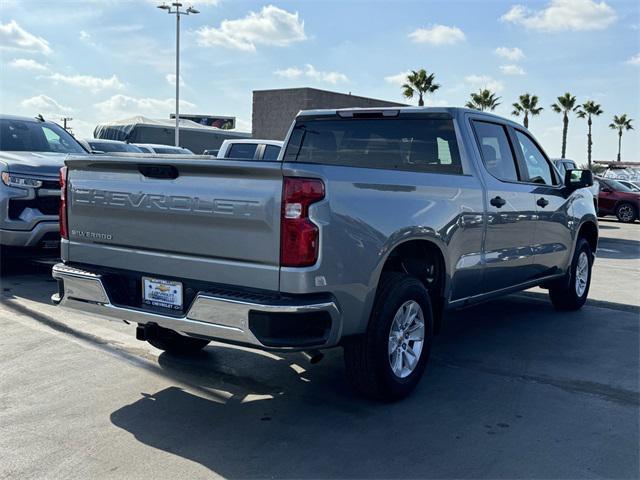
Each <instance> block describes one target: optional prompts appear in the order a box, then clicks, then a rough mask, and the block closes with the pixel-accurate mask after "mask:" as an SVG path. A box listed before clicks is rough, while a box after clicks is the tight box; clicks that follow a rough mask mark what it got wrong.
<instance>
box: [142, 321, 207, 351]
mask: <svg viewBox="0 0 640 480" xmlns="http://www.w3.org/2000/svg"><path fill="white" fill-rule="evenodd" d="M147 342H149V343H150V344H151V345H153V346H154V347H156V348H158V349H160V350H164V351H165V352H167V353H171V354H174V355H193V354H194V353H197V352H199V351H200V350H202V349H203V348H204V347H206V346H207V345H208V344H209V341H208V340H202V339H200V338H192V337H185V336H184V335H180V334H179V333H178V332H175V331H173V330H169V329H167V328H160V327H158V328H157V329H155V331H154V332H153V336H151V337H150V338H147Z"/></svg>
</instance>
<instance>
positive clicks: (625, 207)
mask: <svg viewBox="0 0 640 480" xmlns="http://www.w3.org/2000/svg"><path fill="white" fill-rule="evenodd" d="M616 217H617V218H618V220H619V221H620V222H622V223H633V222H635V221H636V219H637V218H638V211H637V210H636V207H634V206H633V205H631V204H630V203H629V202H621V203H620V204H618V206H616Z"/></svg>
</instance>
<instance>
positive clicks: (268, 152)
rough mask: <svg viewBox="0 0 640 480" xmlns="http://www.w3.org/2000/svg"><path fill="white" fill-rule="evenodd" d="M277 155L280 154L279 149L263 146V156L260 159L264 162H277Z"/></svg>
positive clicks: (273, 146) (272, 146)
mask: <svg viewBox="0 0 640 480" xmlns="http://www.w3.org/2000/svg"><path fill="white" fill-rule="evenodd" d="M279 153H280V147H277V146H275V145H265V147H264V155H262V159H263V160H266V161H274V160H277V159H278V154H279Z"/></svg>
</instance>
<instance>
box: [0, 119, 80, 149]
mask: <svg viewBox="0 0 640 480" xmlns="http://www.w3.org/2000/svg"><path fill="white" fill-rule="evenodd" d="M0 150H2V151H7V152H56V153H86V152H85V150H84V148H82V147H81V146H80V144H79V143H78V142H76V140H75V139H74V138H73V137H72V136H71V135H70V134H69V133H68V132H67V131H66V130H64V129H63V128H62V127H60V126H58V125H56V124H55V123H49V122H39V121H36V120H33V121H31V120H27V121H25V120H12V119H7V118H3V119H0Z"/></svg>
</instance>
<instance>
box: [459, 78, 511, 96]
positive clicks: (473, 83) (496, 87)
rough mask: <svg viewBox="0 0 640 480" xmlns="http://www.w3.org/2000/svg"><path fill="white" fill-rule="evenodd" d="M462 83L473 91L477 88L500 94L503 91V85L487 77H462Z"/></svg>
mask: <svg viewBox="0 0 640 480" xmlns="http://www.w3.org/2000/svg"><path fill="white" fill-rule="evenodd" d="M464 81H465V82H466V84H467V85H468V86H469V87H471V88H473V89H474V90H477V89H479V88H488V89H489V90H491V91H493V92H501V91H502V90H504V83H502V82H501V81H499V80H495V79H494V78H491V77H490V76H488V75H468V76H466V77H464Z"/></svg>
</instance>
